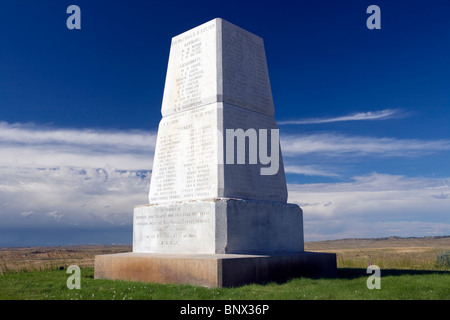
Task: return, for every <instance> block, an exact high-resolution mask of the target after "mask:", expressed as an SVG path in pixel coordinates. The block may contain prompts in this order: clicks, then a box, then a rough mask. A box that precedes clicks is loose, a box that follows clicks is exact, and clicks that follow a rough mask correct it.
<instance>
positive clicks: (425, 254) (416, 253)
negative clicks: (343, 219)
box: [0, 236, 450, 274]
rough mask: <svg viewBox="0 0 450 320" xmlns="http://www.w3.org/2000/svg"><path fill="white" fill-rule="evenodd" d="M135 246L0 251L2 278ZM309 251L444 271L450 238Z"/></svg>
mask: <svg viewBox="0 0 450 320" xmlns="http://www.w3.org/2000/svg"><path fill="white" fill-rule="evenodd" d="M131 250H132V247H131V245H86V246H67V247H27V248H0V274H2V273H5V272H24V271H36V270H48V269H59V268H62V267H63V268H66V267H67V266H69V265H72V264H75V265H78V266H80V267H93V266H94V259H95V255H99V254H111V253H119V252H130V251H131ZM305 250H306V251H316V252H334V253H336V255H337V264H338V267H339V268H367V266H368V265H369V264H374V265H377V266H379V267H380V268H383V269H411V270H440V268H438V267H437V266H436V256H437V255H438V254H439V253H442V252H445V251H449V250H450V236H446V237H425V238H398V237H390V238H377V239H343V240H328V241H318V242H306V243H305Z"/></svg>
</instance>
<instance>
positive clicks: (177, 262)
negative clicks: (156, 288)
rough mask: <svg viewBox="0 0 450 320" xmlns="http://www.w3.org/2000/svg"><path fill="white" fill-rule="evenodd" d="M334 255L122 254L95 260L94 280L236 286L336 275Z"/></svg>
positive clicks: (100, 256) (306, 253)
mask: <svg viewBox="0 0 450 320" xmlns="http://www.w3.org/2000/svg"><path fill="white" fill-rule="evenodd" d="M336 271H337V268H336V255H335V254H334V253H316V252H299V253H293V254H279V255H241V254H158V253H136V252H129V253H119V254H110V255H99V256H96V257H95V279H113V280H130V281H140V282H155V283H178V284H192V285H199V286H206V287H237V286H242V285H245V284H250V283H268V282H284V281H288V280H289V279H292V278H295V277H301V276H313V277H333V276H335V275H336Z"/></svg>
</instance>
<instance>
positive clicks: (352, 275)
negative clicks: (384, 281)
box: [336, 268, 450, 279]
mask: <svg viewBox="0 0 450 320" xmlns="http://www.w3.org/2000/svg"><path fill="white" fill-rule="evenodd" d="M380 271H381V276H402V275H412V276H413V275H426V274H442V275H444V274H446V275H450V271H443V270H411V269H381V270H380ZM368 275H370V273H367V269H362V268H338V270H337V276H336V278H340V279H356V278H367V276H368Z"/></svg>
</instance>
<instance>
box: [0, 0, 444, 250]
mask: <svg viewBox="0 0 450 320" xmlns="http://www.w3.org/2000/svg"><path fill="white" fill-rule="evenodd" d="M71 4H76V5H78V6H79V7H80V9H81V30H69V29H68V28H67V27H66V20H67V18H68V17H69V14H67V13H66V9H67V7H68V6H69V5H71ZM372 4H376V5H378V6H379V7H380V9H381V29H380V30H369V29H368V28H367V27H366V20H367V18H368V17H369V16H370V15H369V14H367V13H366V9H367V7H368V6H369V5H372ZM448 12H450V3H449V2H448V1H446V0H442V1H438V0H432V1H424V0H421V1H412V0H409V1H400V0H397V1H378V0H376V1H372V0H371V1H363V0H359V1H347V0H342V1H322V0H319V1H283V0H279V1H256V0H253V1H250V0H240V1H236V0H227V1H174V0H169V1H161V2H156V1H137V0H135V1H100V0H91V1H82V0H73V1H61V0H58V1H56V0H54V1H53V0H40V1H25V0H14V1H13V0H4V1H2V2H0V44H1V47H0V154H1V157H0V178H1V179H0V246H20V245H55V244H61V245H62V244H77V243H131V233H132V227H131V223H132V211H133V206H135V205H138V204H144V203H147V202H148V199H147V193H148V186H149V182H150V176H151V168H152V161H153V152H154V147H155V141H156V133H157V126H158V123H159V121H160V119H161V113H160V108H161V102H162V95H163V90H164V80H165V75H166V69H167V62H168V57H169V47H170V41H171V38H172V37H173V36H176V35H178V34H180V33H182V32H184V31H187V30H189V29H191V28H193V27H195V26H197V25H200V24H202V23H204V22H206V21H209V20H211V19H213V18H216V17H221V18H224V19H226V20H228V21H230V22H231V23H234V24H236V25H238V26H240V27H242V28H244V29H246V30H248V31H250V32H253V33H255V34H257V35H259V36H260V37H262V38H263V39H264V42H265V49H266V55H267V62H268V67H269V74H270V81H271V85H272V92H273V98H274V103H275V118H276V120H277V122H278V124H279V128H280V139H281V148H282V152H283V158H284V165H285V169H286V174H287V181H288V190H289V201H290V202H294V203H298V204H300V206H301V207H302V208H303V210H304V223H305V239H306V240H324V239H337V238H348V237H381V236H391V235H394V236H432V235H448V234H450V218H449V217H450V186H449V184H450V165H449V164H448V159H449V156H450V58H449V57H450V19H449V18H448Z"/></svg>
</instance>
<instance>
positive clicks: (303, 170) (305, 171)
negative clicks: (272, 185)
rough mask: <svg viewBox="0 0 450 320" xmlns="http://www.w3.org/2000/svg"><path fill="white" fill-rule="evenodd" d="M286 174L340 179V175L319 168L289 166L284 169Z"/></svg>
mask: <svg viewBox="0 0 450 320" xmlns="http://www.w3.org/2000/svg"><path fill="white" fill-rule="evenodd" d="M284 172H285V173H286V174H302V175H305V176H323V177H338V176H339V175H338V174H336V173H333V172H329V171H327V170H325V169H322V168H320V167H318V166H313V165H308V166H298V165H287V166H285V167H284Z"/></svg>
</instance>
